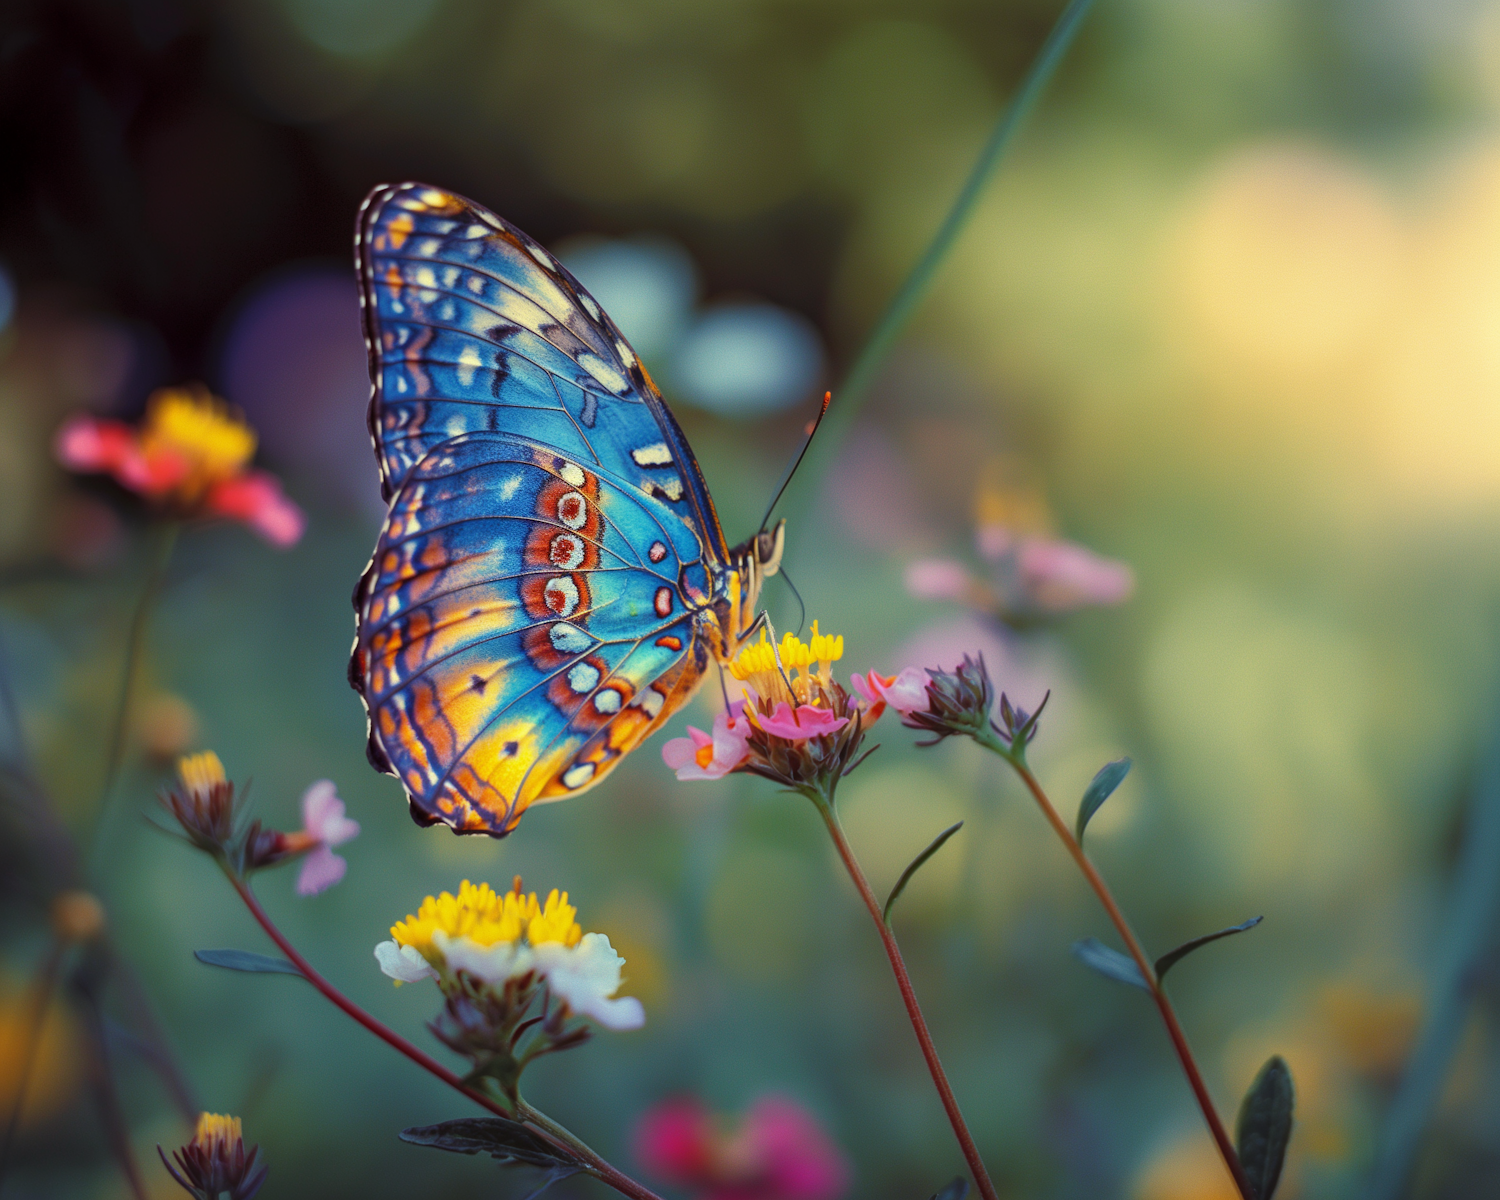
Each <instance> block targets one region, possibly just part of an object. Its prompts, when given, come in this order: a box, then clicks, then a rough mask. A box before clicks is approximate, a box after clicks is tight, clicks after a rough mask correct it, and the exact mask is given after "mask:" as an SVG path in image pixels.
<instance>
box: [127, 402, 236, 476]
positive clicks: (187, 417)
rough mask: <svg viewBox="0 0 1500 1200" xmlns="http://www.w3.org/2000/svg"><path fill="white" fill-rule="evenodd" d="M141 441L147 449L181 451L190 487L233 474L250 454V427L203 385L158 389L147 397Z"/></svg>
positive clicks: (149, 450)
mask: <svg viewBox="0 0 1500 1200" xmlns="http://www.w3.org/2000/svg"><path fill="white" fill-rule="evenodd" d="M142 441H143V443H144V445H145V448H146V451H147V453H148V454H149V453H150V452H151V451H153V450H156V451H168V452H170V453H174V454H177V455H180V456H181V457H182V459H183V460H184V461H185V462H186V463H187V466H188V479H187V481H186V482H187V483H188V485H189V486H197V487H206V486H208V485H210V484H213V483H217V482H218V481H219V480H221V479H228V478H230V477H231V476H233V475H237V474H238V473H239V472H240V471H241V470H242V469H243V468H244V466H245V464H246V463H248V462H249V461H250V459H251V458H252V457H253V456H254V454H255V442H256V438H255V430H253V429H251V428H250V426H248V425H246V424H245V422H244V421H242V420H240V418H239V417H238V416H236V415H235V414H234V413H233V412H231V411H230V408H229V406H228V405H227V404H225V403H224V401H222V400H220V399H218V398H217V397H215V396H214V395H212V394H211V393H210V392H209V391H208V389H207V388H202V387H195V388H162V389H161V390H159V391H157V392H155V393H154V394H153V395H152V397H151V403H150V407H149V408H148V409H147V413H146V424H145V429H144V430H143V431H142Z"/></svg>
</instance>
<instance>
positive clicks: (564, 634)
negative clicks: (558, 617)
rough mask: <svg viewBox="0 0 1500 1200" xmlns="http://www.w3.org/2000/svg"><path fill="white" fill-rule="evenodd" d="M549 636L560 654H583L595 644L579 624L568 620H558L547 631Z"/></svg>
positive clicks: (553, 646)
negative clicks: (570, 622)
mask: <svg viewBox="0 0 1500 1200" xmlns="http://www.w3.org/2000/svg"><path fill="white" fill-rule="evenodd" d="M547 636H548V637H550V638H551V639H552V648H553V649H554V650H556V651H557V652H558V653H559V654H582V653H583V652H584V651H585V650H587V649H588V648H589V647H590V646H592V645H593V644H594V639H593V638H591V637H589V635H588V634H586V633H584V631H583V630H581V629H579V628H578V626H577V625H569V624H568V623H567V622H566V621H558V622H557V623H556V624H555V625H553V626H552V628H551V629H549V630H548V631H547Z"/></svg>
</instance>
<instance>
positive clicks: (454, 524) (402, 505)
mask: <svg viewBox="0 0 1500 1200" xmlns="http://www.w3.org/2000/svg"><path fill="white" fill-rule="evenodd" d="M355 257H356V266H357V269H358V272H359V282H360V304H361V312H362V318H363V322H364V333H365V342H366V346H367V348H368V350H369V359H370V379H371V385H372V390H371V396H370V408H369V427H370V437H371V439H372V441H373V442H374V447H375V457H376V460H377V462H378V464H379V469H380V484H381V494H382V496H383V497H384V499H385V500H386V501H387V502H388V503H389V510H388V512H387V515H386V518H385V523H384V526H383V527H382V529H381V531H380V537H379V540H378V541H377V543H376V545H375V551H374V553H373V554H372V556H371V558H370V563H369V566H368V567H366V569H365V571H364V573H363V575H361V577H360V580H359V583H358V585H357V586H356V588H355V591H354V608H355V612H356V614H357V620H358V627H357V632H356V635H355V640H354V650H353V654H352V655H351V658H350V662H349V680H350V683H351V684H352V685H353V687H354V688H355V690H356V691H358V692H359V694H360V696H361V697H362V699H363V701H364V704H365V709H366V713H367V715H368V718H369V744H368V753H369V758H370V761H371V763H372V764H374V766H375V767H376V769H378V770H380V771H384V772H386V773H387V774H391V775H395V776H396V777H397V778H398V779H400V780H401V782H402V784H403V786H404V787H405V789H406V793H407V796H408V798H409V800H410V803H411V812H412V816H413V818H414V819H415V820H416V821H417V822H418V823H419V824H421V825H433V824H436V823H438V822H443V823H445V824H447V825H449V826H450V827H452V828H453V829H454V830H455V831H457V832H459V833H484V834H489V835H491V836H494V837H504V836H505V835H506V834H508V833H509V832H511V830H513V829H514V828H515V827H516V823H517V822H518V821H519V820H520V818H521V814H522V813H524V812H525V811H526V809H527V808H528V807H529V806H530V805H532V804H538V803H543V802H546V801H551V800H561V799H564V798H566V797H568V796H573V795H577V794H578V793H580V792H583V791H586V790H587V789H589V788H591V787H593V786H594V785H595V784H597V783H599V781H600V780H602V779H603V778H604V777H605V776H606V775H608V774H609V772H610V771H611V770H613V769H614V767H616V766H617V765H618V764H619V762H620V761H621V759H623V758H624V757H625V755H627V754H628V753H630V751H631V750H633V749H634V748H635V747H636V746H638V745H640V743H641V742H642V741H643V740H644V739H645V738H647V737H649V736H650V735H651V733H652V732H653V731H654V730H655V729H656V728H657V727H658V726H660V725H661V724H662V723H663V722H665V721H666V719H667V718H668V717H669V716H670V715H671V714H672V713H673V712H674V711H676V710H677V709H678V708H680V707H682V705H683V704H685V703H686V702H687V701H688V699H689V698H691V696H692V695H693V693H694V692H695V691H696V690H697V688H698V686H699V685H700V684H701V683H702V682H703V679H704V678H705V675H706V672H707V670H708V668H709V666H710V664H711V663H712V662H713V661H714V660H718V661H720V662H724V661H727V660H728V659H730V658H732V657H733V656H734V654H735V653H736V652H737V650H738V648H739V647H740V645H741V644H742V642H743V641H744V640H745V638H747V637H748V636H749V635H750V633H751V632H752V630H753V629H754V628H755V625H756V620H755V606H756V603H757V600H758V598H759V595H760V589H761V585H762V582H763V581H764V580H765V579H766V578H768V577H770V576H772V575H775V574H776V573H777V571H778V570H779V569H780V564H781V555H782V549H783V544H784V537H785V523H784V522H782V523H778V524H777V525H776V527H775V528H774V529H772V530H770V531H767V530H766V529H765V527H764V523H763V525H762V529H761V531H760V532H758V533H757V534H756V535H755V536H753V537H751V538H750V539H749V540H748V541H746V542H744V543H742V544H740V545H737V546H732V547H731V546H730V545H729V544H728V543H727V542H726V540H725V537H724V531H723V529H722V528H721V527H720V525H719V517H718V514H717V512H716V511H715V509H714V503H713V498H712V497H711V496H710V495H709V493H708V487H707V485H706V484H705V483H704V480H703V474H702V472H701V471H700V470H699V467H698V462H697V460H696V459H695V458H694V457H693V452H692V450H691V448H690V447H689V446H688V444H687V439H686V438H685V437H684V436H683V433H682V430H681V429H680V428H679V427H678V424H677V422H676V420H675V419H674V418H673V416H672V414H671V412H670V411H669V410H668V409H667V406H666V404H665V403H664V402H663V400H662V397H661V393H660V392H659V391H658V390H657V388H656V385H655V384H654V383H653V382H652V381H651V377H650V375H648V374H647V372H646V368H645V367H644V366H642V365H641V363H640V360H639V359H638V358H637V357H636V354H635V352H634V351H633V350H632V349H631V348H630V345H629V343H627V342H626V340H625V338H624V337H623V336H621V334H620V331H619V329H617V328H616V326H615V323H614V322H613V321H611V320H610V319H609V317H608V316H606V315H605V313H604V312H603V310H602V309H601V308H600V307H599V305H598V303H596V302H595V300H594V298H593V297H592V296H590V295H589V294H588V292H587V291H586V290H585V289H584V288H583V286H582V285H581V284H580V283H579V282H578V281H577V280H576V279H574V278H573V276H572V275H571V274H570V273H569V272H568V270H567V269H566V268H565V267H564V266H563V265H562V264H561V263H559V262H558V261H557V259H556V258H554V257H553V256H552V255H551V254H550V253H548V251H546V250H545V249H543V247H542V246H541V245H540V244H539V243H537V242H536V241H534V240H532V239H531V238H530V237H528V236H527V235H526V234H524V233H522V232H521V231H520V230H519V229H517V228H516V227H515V226H513V225H511V224H510V223H509V222H507V221H505V220H503V219H501V218H500V217H497V216H495V215H494V214H493V213H491V212H489V211H488V210H487V209H485V208H483V207H481V206H480V205H478V204H475V203H474V202H473V201H471V200H466V199H464V198H463V197H462V196H458V195H455V194H453V193H452V192H447V191H442V190H440V189H438V188H434V187H430V186H428V185H426V184H421V183H401V184H395V185H382V186H380V187H377V188H375V189H374V190H373V191H372V192H371V193H370V195H369V196H368V197H367V198H366V200H365V202H364V205H363V207H362V208H361V209H360V215H359V222H358V226H357V230H356V235H355ZM825 408H826V404H825Z"/></svg>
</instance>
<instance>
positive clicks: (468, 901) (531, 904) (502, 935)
mask: <svg viewBox="0 0 1500 1200" xmlns="http://www.w3.org/2000/svg"><path fill="white" fill-rule="evenodd" d="M577 915H578V909H577V908H575V907H574V906H573V905H571V904H569V903H568V893H567V892H558V890H557V889H556V888H553V889H552V891H551V892H550V893H549V894H548V896H547V902H546V903H545V904H540V903H538V902H537V898H536V893H535V892H531V893H528V894H525V895H523V894H522V892H521V877H520V876H519V875H518V876H516V883H515V887H514V888H513V889H512V890H511V891H508V892H497V891H495V889H494V888H492V887H490V885H489V884H487V883H481V884H478V885H475V884H472V883H470V882H469V881H468V880H467V879H465V880H464V881H463V882H462V883H461V884H459V885H458V895H457V896H455V895H453V894H452V893H451V892H443V893H442V894H441V895H439V896H428V897H427V899H425V900H423V901H422V906H421V907H420V908H418V909H417V911H416V914H415V915H411V914H408V915H407V918H406V920H404V921H397V922H396V924H394V925H392V926H391V937H393V938H395V939H396V944H397V945H399V946H411V947H412V948H413V949H415V950H417V951H418V952H419V953H420V954H421V955H422V956H423V957H424V958H426V959H427V960H428V961H432V960H433V959H434V957H438V956H440V955H441V951H440V950H439V949H438V948H437V947H436V946H434V945H433V935H434V934H436V933H437V932H438V931H439V930H441V931H442V932H443V934H445V935H446V936H447V937H450V938H468V939H469V940H470V941H472V942H476V943H478V944H479V945H481V946H494V945H496V944H498V943H500V942H514V941H517V940H519V939H520V938H522V937H524V938H525V939H526V941H527V942H528V943H530V944H531V945H533V946H540V945H542V944H543V943H544V942H561V943H562V944H563V945H564V946H576V945H577V944H578V941H579V939H580V938H582V937H583V929H582V928H581V927H580V926H579V924H578V922H577V921H576V920H575V919H574V918H575V917H577Z"/></svg>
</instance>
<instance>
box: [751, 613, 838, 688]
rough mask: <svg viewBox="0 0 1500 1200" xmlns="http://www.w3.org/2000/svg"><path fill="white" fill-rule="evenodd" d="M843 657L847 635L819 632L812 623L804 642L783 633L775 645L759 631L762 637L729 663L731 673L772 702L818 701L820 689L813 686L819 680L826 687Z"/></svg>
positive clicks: (764, 633)
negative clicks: (833, 670)
mask: <svg viewBox="0 0 1500 1200" xmlns="http://www.w3.org/2000/svg"><path fill="white" fill-rule="evenodd" d="M843 657H844V636H843V634H838V635H837V636H835V635H833V634H828V633H820V632H818V623H817V622H816V621H814V622H813V623H812V634H811V641H810V642H804V641H803V640H802V639H801V638H799V637H798V636H797V635H796V634H794V633H785V634H782V636H781V644H780V646H776V645H774V644H773V643H772V642H771V640H770V639H769V638H768V637H767V636H766V631H765V628H764V627H762V628H761V631H760V641H758V642H752V643H750V644H749V645H748V646H746V647H744V649H742V650H741V651H740V652H739V653H738V654H737V655H735V658H734V661H733V662H731V663H730V664H729V673H730V674H731V675H733V676H734V677H735V678H736V679H738V680H741V681H743V682H745V683H748V684H749V685H750V686H751V687H753V688H754V689H755V691H756V694H757V695H758V696H760V698H761V699H763V700H767V701H769V702H771V703H772V704H777V703H780V702H781V701H783V700H785V701H786V702H787V703H789V704H816V703H817V702H818V699H819V692H818V690H817V689H814V688H813V687H812V683H813V681H814V680H816V681H817V682H818V683H819V684H820V685H821V686H822V688H823V689H826V688H827V687H828V685H829V683H830V682H831V680H832V673H831V672H832V667H833V664H834V663H836V662H837V661H838V660H839V659H841V658H843Z"/></svg>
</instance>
